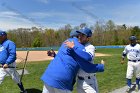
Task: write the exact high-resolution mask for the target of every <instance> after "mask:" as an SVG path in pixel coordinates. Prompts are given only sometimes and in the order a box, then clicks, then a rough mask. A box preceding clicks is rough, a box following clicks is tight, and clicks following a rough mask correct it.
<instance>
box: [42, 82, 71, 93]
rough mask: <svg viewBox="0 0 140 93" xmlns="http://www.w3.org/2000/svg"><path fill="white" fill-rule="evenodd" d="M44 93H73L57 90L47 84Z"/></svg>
mask: <svg viewBox="0 0 140 93" xmlns="http://www.w3.org/2000/svg"><path fill="white" fill-rule="evenodd" d="M42 93H72V92H71V91H69V90H62V89H57V88H54V87H51V86H48V85H47V84H44V86H43V91H42Z"/></svg>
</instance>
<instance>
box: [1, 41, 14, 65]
mask: <svg viewBox="0 0 140 93" xmlns="http://www.w3.org/2000/svg"><path fill="white" fill-rule="evenodd" d="M15 60H16V45H15V43H14V42H12V41H10V40H8V39H6V40H5V41H4V42H2V43H1V44H0V64H2V65H4V64H10V63H13V62H15Z"/></svg>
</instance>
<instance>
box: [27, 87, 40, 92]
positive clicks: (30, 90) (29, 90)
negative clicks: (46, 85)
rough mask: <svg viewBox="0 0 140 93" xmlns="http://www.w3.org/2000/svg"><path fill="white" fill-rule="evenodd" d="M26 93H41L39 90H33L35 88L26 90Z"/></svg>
mask: <svg viewBox="0 0 140 93" xmlns="http://www.w3.org/2000/svg"><path fill="white" fill-rule="evenodd" d="M26 91H27V93H42V91H41V90H39V89H35V88H31V89H26Z"/></svg>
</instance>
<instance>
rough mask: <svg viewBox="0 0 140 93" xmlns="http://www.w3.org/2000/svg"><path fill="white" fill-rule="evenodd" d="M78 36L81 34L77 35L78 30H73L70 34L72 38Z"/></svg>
mask: <svg viewBox="0 0 140 93" xmlns="http://www.w3.org/2000/svg"><path fill="white" fill-rule="evenodd" d="M78 35H79V33H77V30H72V31H71V32H70V37H73V36H78Z"/></svg>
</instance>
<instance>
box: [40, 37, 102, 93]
mask: <svg viewBox="0 0 140 93" xmlns="http://www.w3.org/2000/svg"><path fill="white" fill-rule="evenodd" d="M71 45H72V46H71ZM90 60H92V57H91V55H89V54H88V53H87V52H85V48H84V46H83V45H82V44H80V43H79V41H78V38H76V37H74V38H69V39H67V40H66V41H65V42H64V43H63V44H62V45H61V47H60V48H59V51H58V53H57V55H56V56H55V58H54V59H53V60H52V61H51V62H50V64H49V65H48V67H47V69H46V71H45V72H44V74H43V75H42V77H41V79H42V80H43V82H44V87H43V93H72V92H71V91H72V90H73V80H74V78H75V77H76V75H77V73H78V70H79V69H80V68H82V69H83V70H84V71H86V72H89V73H94V72H102V71H104V64H91V63H89V62H88V61H90Z"/></svg>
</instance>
